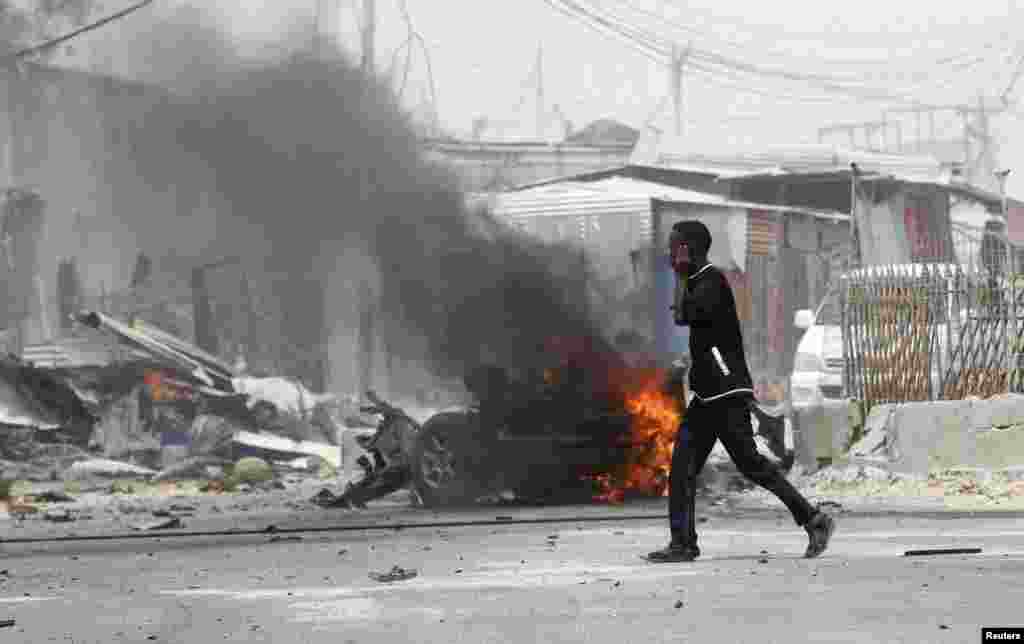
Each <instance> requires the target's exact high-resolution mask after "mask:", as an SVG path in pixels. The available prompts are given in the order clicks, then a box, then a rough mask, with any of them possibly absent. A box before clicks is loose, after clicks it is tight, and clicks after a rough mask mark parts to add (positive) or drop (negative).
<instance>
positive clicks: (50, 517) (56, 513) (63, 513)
mask: <svg viewBox="0 0 1024 644" xmlns="http://www.w3.org/2000/svg"><path fill="white" fill-rule="evenodd" d="M43 518H44V519H46V520H47V521H53V522H54V523H70V522H71V521H74V520H75V515H74V514H72V513H71V511H69V510H67V509H65V508H54V509H52V510H47V511H46V512H44V513H43Z"/></svg>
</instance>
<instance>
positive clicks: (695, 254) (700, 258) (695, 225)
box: [669, 220, 711, 269]
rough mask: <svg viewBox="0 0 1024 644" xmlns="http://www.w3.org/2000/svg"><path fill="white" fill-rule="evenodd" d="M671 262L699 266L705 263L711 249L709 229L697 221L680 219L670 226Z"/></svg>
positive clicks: (679, 266) (680, 265) (678, 264)
mask: <svg viewBox="0 0 1024 644" xmlns="http://www.w3.org/2000/svg"><path fill="white" fill-rule="evenodd" d="M669 244H670V247H671V251H672V257H673V264H675V265H676V266H677V267H678V268H681V267H682V266H686V267H688V268H690V269H692V268H699V267H701V266H703V265H704V264H706V263H707V259H708V251H709V250H710V249H711V231H709V230H708V228H707V226H705V225H704V224H702V223H701V222H699V221H695V220H690V221H680V222H679V223H677V224H676V225H674V226H672V235H671V239H670V242H669Z"/></svg>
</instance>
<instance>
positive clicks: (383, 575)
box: [368, 566, 419, 584]
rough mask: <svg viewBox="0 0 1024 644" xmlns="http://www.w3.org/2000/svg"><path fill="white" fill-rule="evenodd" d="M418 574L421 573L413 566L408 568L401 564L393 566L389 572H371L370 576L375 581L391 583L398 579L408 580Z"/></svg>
mask: <svg viewBox="0 0 1024 644" xmlns="http://www.w3.org/2000/svg"><path fill="white" fill-rule="evenodd" d="M418 575H419V573H418V572H417V571H416V570H415V569H413V568H408V569H406V568H402V567H401V566H393V567H392V568H391V570H390V571H388V572H371V573H369V575H368V576H369V577H370V579H372V580H374V581H379V582H381V583H384V584H389V583H392V582H396V581H407V580H409V579H412V578H414V577H416V576H418Z"/></svg>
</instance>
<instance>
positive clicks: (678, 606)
mask: <svg viewBox="0 0 1024 644" xmlns="http://www.w3.org/2000/svg"><path fill="white" fill-rule="evenodd" d="M682 607H683V601H682V600H681V599H680V600H678V601H676V608H682Z"/></svg>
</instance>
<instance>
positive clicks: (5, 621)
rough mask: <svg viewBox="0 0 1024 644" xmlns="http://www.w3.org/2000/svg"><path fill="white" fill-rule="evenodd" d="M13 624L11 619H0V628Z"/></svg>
mask: <svg viewBox="0 0 1024 644" xmlns="http://www.w3.org/2000/svg"><path fill="white" fill-rule="evenodd" d="M14 624H15V621H14V620H13V619H0V628H11V627H12V626H14Z"/></svg>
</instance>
